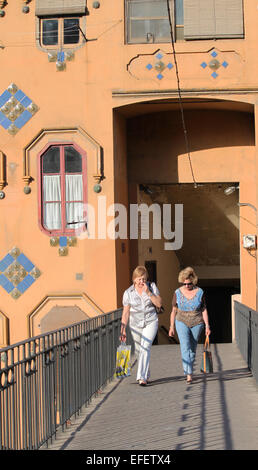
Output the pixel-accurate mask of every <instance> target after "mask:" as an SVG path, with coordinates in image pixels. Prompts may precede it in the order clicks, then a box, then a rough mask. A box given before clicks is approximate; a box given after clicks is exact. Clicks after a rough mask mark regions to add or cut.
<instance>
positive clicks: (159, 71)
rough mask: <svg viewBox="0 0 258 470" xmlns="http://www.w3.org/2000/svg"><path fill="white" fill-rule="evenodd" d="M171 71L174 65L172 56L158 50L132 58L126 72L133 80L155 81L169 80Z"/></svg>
mask: <svg viewBox="0 0 258 470" xmlns="http://www.w3.org/2000/svg"><path fill="white" fill-rule="evenodd" d="M173 69H174V63H173V60H172V54H167V53H166V52H163V51H161V50H158V51H156V52H154V53H153V54H142V55H139V56H137V57H135V58H133V59H132V60H131V61H130V63H129V64H128V71H129V73H130V74H131V75H133V76H134V77H135V78H147V79H150V78H151V79H153V80H157V81H162V80H163V79H166V78H171V73H172V74H173V72H172V70H173ZM146 71H147V72H148V74H147V73H146ZM173 75H174V74H173Z"/></svg>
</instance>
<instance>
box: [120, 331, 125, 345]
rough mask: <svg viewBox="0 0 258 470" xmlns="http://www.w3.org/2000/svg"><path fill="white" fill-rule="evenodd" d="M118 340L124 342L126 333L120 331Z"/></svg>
mask: <svg viewBox="0 0 258 470" xmlns="http://www.w3.org/2000/svg"><path fill="white" fill-rule="evenodd" d="M119 340H120V341H121V343H126V333H121V335H120V336H119Z"/></svg>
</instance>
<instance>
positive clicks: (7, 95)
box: [0, 90, 12, 108]
mask: <svg viewBox="0 0 258 470" xmlns="http://www.w3.org/2000/svg"><path fill="white" fill-rule="evenodd" d="M11 96H12V95H11V93H10V92H9V91H7V90H5V91H4V92H3V94H2V95H1V96H0V108H1V106H3V105H4V104H5V103H6V101H8V100H9V99H10V98H11Z"/></svg>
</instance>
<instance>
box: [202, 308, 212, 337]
mask: <svg viewBox="0 0 258 470" xmlns="http://www.w3.org/2000/svg"><path fill="white" fill-rule="evenodd" d="M202 318H203V321H204V323H205V334H206V335H208V336H209V335H210V334H211V330H210V325H209V317H208V311H207V308H205V309H204V310H203V311H202Z"/></svg>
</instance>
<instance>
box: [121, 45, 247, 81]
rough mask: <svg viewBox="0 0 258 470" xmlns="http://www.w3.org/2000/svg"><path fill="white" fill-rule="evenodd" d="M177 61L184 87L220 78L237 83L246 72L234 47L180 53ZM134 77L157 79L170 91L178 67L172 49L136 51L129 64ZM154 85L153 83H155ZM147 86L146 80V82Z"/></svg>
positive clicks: (242, 60)
mask: <svg viewBox="0 0 258 470" xmlns="http://www.w3.org/2000/svg"><path fill="white" fill-rule="evenodd" d="M164 49H165V46H164ZM176 56H177V64H178V70H179V76H180V85H181V89H184V88H189V87H190V88H197V87H201V88H206V87H207V86H209V84H210V83H212V86H214V83H215V84H216V82H217V83H218V84H219V85H220V84H221V83H220V82H221V80H224V81H226V83H227V82H228V83H230V86H234V85H237V84H239V82H241V77H242V76H243V74H244V70H245V69H244V59H243V57H242V56H241V54H240V53H239V51H235V50H219V49H218V48H214V47H213V48H211V49H208V50H207V49H203V50H201V51H190V52H185V51H184V52H183V51H181V52H177V53H176ZM127 72H128V73H129V75H130V77H131V79H134V80H137V81H138V80H144V81H145V82H147V81H152V84H153V82H155V85H156V84H157V85H158V87H159V88H162V87H163V86H164V89H166V90H169V89H170V88H171V89H173V90H174V89H175V88H176V87H177V76H176V67H175V62H174V55H173V53H172V52H165V51H164V50H163V49H156V50H155V51H154V52H152V53H151V54H137V55H136V56H134V57H132V58H131V59H130V61H129V63H128V64H127ZM155 85H154V86H155ZM146 86H147V83H146Z"/></svg>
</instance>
